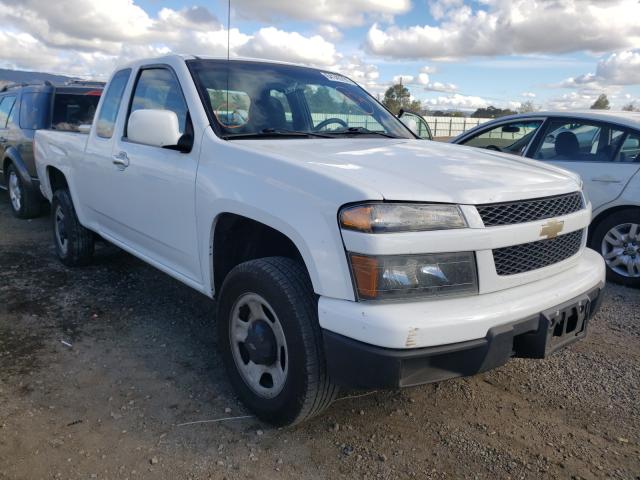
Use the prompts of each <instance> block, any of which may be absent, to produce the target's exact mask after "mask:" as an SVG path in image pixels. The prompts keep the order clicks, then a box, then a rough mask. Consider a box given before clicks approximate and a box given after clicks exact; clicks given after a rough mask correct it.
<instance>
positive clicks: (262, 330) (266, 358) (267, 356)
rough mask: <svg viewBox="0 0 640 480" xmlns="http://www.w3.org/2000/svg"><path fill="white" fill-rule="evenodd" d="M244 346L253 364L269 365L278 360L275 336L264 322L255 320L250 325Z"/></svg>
mask: <svg viewBox="0 0 640 480" xmlns="http://www.w3.org/2000/svg"><path fill="white" fill-rule="evenodd" d="M244 344H245V346H246V347H247V351H248V352H249V357H250V358H251V361H253V363H256V364H258V365H271V364H273V363H274V362H275V361H276V360H277V358H278V356H277V348H278V347H277V342H276V336H275V335H274V333H273V330H272V329H271V326H270V325H269V323H267V322H266V321H265V320H256V321H255V322H253V323H252V324H251V326H250V327H249V333H248V334H247V339H246V340H245V342H244Z"/></svg>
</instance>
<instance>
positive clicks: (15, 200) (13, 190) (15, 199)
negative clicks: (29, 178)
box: [9, 172, 22, 212]
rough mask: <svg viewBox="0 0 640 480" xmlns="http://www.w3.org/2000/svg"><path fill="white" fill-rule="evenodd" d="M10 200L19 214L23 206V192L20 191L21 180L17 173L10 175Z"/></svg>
mask: <svg viewBox="0 0 640 480" xmlns="http://www.w3.org/2000/svg"><path fill="white" fill-rule="evenodd" d="M9 198H10V199H11V205H12V206H13V209H14V210H15V211H16V212H17V211H19V210H20V207H21V206H22V190H20V179H19V178H18V175H16V172H11V173H10V174H9Z"/></svg>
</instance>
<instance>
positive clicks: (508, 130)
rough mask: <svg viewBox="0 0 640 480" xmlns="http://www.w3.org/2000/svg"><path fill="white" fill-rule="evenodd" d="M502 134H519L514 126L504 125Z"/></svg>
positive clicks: (518, 130)
mask: <svg viewBox="0 0 640 480" xmlns="http://www.w3.org/2000/svg"><path fill="white" fill-rule="evenodd" d="M502 132H503V133H520V127H516V126H515V125H505V126H504V127H502Z"/></svg>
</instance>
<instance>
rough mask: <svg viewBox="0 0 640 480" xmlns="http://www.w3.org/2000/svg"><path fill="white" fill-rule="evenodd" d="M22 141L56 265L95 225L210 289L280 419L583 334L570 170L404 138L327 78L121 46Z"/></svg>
mask: <svg viewBox="0 0 640 480" xmlns="http://www.w3.org/2000/svg"><path fill="white" fill-rule="evenodd" d="M87 130H88V128H87ZM35 154H36V159H37V169H38V176H39V178H40V181H41V188H42V191H43V193H44V195H45V196H46V197H47V198H48V199H49V200H50V201H51V203H52V223H53V230H54V241H55V246H56V251H57V254H58V256H59V257H60V259H61V260H62V262H63V263H65V264H66V265H69V266H75V265H84V264H86V263H87V262H89V261H90V259H91V256H92V254H93V242H94V239H95V237H96V235H99V236H100V237H102V238H104V239H106V240H108V241H109V242H112V243H114V244H115V245H118V246H119V247H121V248H123V249H124V250H126V251H128V252H130V253H132V254H133V255H136V256H137V257H140V258H141V259H143V260H144V261H146V262H148V263H149V264H151V265H153V266H155V267H157V268H158V269H159V270H161V271H163V272H166V273H167V274H169V275H171V276H173V277H175V278H176V279H178V280H180V281H181V282H184V283H185V284H187V285H190V286H191V287H193V288H195V289H196V290H198V291H200V292H202V293H203V294H205V295H207V296H209V297H214V296H215V297H217V314H216V319H217V328H218V345H219V347H220V350H221V354H222V356H223V358H224V362H225V365H226V368H227V371H228V374H229V378H230V381H231V382H232V384H233V386H234V387H235V389H236V390H237V393H238V395H239V397H240V398H241V399H242V400H243V402H244V403H245V404H246V405H247V406H248V407H249V408H250V409H251V410H252V411H254V412H255V413H256V414H257V415H258V416H259V417H260V418H262V419H264V420H266V421H269V422H271V423H273V424H277V425H286V424H292V423H296V422H299V421H302V420H304V419H306V418H309V417H311V416H313V415H315V414H318V413H319V412H321V411H322V410H323V409H325V408H326V407H327V406H328V405H329V404H330V403H331V401H332V400H333V399H335V398H336V395H337V394H338V390H339V387H340V386H346V387H350V388H363V389H373V388H376V389H377V388H398V387H405V386H411V385H418V384H423V383H427V382H435V381H440V380H444V379H447V378H452V377H457V376H463V375H472V374H475V373H478V372H483V371H486V370H488V369H491V368H494V367H497V366H500V365H502V364H504V363H505V362H507V361H508V360H509V359H510V358H511V357H529V358H543V357H545V356H546V355H548V354H550V353H551V352H553V351H555V350H557V349H558V348H560V347H564V346H566V345H567V344H569V343H571V342H574V341H576V340H578V339H581V338H583V337H584V336H585V334H586V330H587V325H588V321H589V319H590V318H591V317H592V316H593V314H594V312H595V311H596V308H597V306H598V303H599V299H600V298H601V291H602V288H603V286H604V278H605V268H604V262H603V260H602V258H601V257H600V256H599V255H598V254H597V253H596V252H594V251H592V250H589V249H586V248H585V242H586V229H587V226H588V225H589V221H590V219H591V205H590V204H588V203H587V202H585V200H584V196H583V194H582V191H581V187H582V185H581V182H580V180H579V178H578V176H577V175H575V174H571V173H568V172H566V171H564V170H561V169H559V168H556V167H552V166H548V165H543V164H541V163H539V162H536V161H532V160H527V159H523V158H515V157H513V156H509V155H504V154H501V153H497V152H488V151H487V152H484V151H479V150H477V149H473V148H468V147H460V146H454V145H446V144H438V143H434V142H425V141H421V140H418V139H417V137H416V136H415V135H414V134H413V133H412V132H411V131H410V130H409V129H408V128H406V127H405V126H404V125H403V124H402V123H401V122H400V121H399V120H398V119H397V118H395V117H394V116H393V115H392V114H391V113H390V112H388V111H387V110H386V109H385V108H384V107H383V106H382V105H381V104H380V103H378V102H377V101H376V100H375V99H374V98H372V97H371V96H370V95H369V94H367V93H366V92H365V91H364V90H363V89H361V88H360V87H359V86H357V85H356V84H355V83H354V82H352V81H351V80H349V79H348V78H346V77H344V76H342V75H339V74H336V73H331V72H326V71H322V70H316V69H311V68H305V67H300V66H293V65H288V64H277V63H267V62H260V61H253V60H252V61H248V60H232V61H227V60H219V59H218V60H216V59H203V58H200V57H184V56H168V57H164V58H157V59H152V60H144V61H138V62H135V63H132V64H130V65H128V66H126V67H123V68H121V69H119V70H117V71H116V72H115V73H114V75H113V76H112V78H111V80H110V82H109V83H108V85H107V87H106V90H105V94H103V96H102V99H101V100H100V104H99V106H98V110H97V114H96V116H95V119H94V123H93V125H92V126H91V128H90V130H89V133H88V135H86V134H85V135H83V134H80V133H65V132H54V131H39V132H38V133H37V135H36V140H35Z"/></svg>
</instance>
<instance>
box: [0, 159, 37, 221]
mask: <svg viewBox="0 0 640 480" xmlns="http://www.w3.org/2000/svg"><path fill="white" fill-rule="evenodd" d="M6 178H7V185H6V186H7V191H8V192H9V205H11V212H12V213H13V215H14V216H15V217H17V218H21V219H28V218H35V217H37V216H38V215H40V213H41V211H42V199H41V198H40V195H39V194H38V193H37V192H34V191H33V190H32V189H30V188H28V187H27V186H26V185H25V184H24V181H23V180H22V177H21V176H20V173H19V172H18V170H17V169H16V167H15V165H14V164H13V163H10V164H9V167H8V168H7V177H6Z"/></svg>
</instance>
